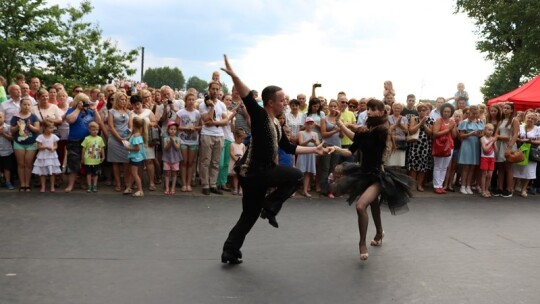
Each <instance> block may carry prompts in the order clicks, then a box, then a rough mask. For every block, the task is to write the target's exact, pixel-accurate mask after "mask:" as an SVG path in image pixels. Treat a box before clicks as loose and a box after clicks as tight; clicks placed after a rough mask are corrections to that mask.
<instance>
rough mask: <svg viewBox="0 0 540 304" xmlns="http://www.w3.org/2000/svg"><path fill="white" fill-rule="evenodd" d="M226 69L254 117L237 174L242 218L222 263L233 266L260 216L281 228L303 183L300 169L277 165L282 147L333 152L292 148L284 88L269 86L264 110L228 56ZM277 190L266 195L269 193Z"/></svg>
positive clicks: (294, 150)
mask: <svg viewBox="0 0 540 304" xmlns="http://www.w3.org/2000/svg"><path fill="white" fill-rule="evenodd" d="M224 57H225V68H222V70H223V71H225V72H226V73H227V74H229V76H231V78H232V80H233V82H234V86H235V88H236V89H237V90H238V93H239V94H240V96H241V97H242V100H243V101H244V105H245V107H246V110H247V112H248V113H249V116H250V117H251V143H250V146H249V149H248V150H247V151H246V153H245V154H244V156H243V157H242V159H241V160H240V161H239V165H238V166H236V167H235V171H236V172H237V174H238V176H239V181H240V185H241V186H242V189H243V190H244V195H243V197H242V214H241V215H240V219H239V220H238V222H237V223H236V225H235V226H234V227H233V228H232V230H231V232H230V233H229V236H228V238H227V240H226V241H225V244H224V245H223V254H222V255H221V262H223V263H229V264H239V263H242V252H241V251H240V248H241V247H242V245H243V243H244V240H245V238H246V235H247V234H248V233H249V231H250V230H251V228H252V227H253V225H254V224H255V222H256V221H257V219H258V217H259V215H260V217H261V218H263V219H268V222H269V223H270V225H272V226H273V227H276V228H277V227H278V223H277V221H276V215H277V213H278V212H279V210H280V209H281V206H282V205H283V203H284V202H285V200H287V199H288V198H289V197H290V196H291V195H292V194H293V193H294V192H295V191H296V189H298V187H299V186H300V184H301V182H302V176H303V175H302V172H300V170H298V169H296V168H290V167H283V166H279V165H277V155H278V146H279V148H281V149H283V150H284V151H285V152H287V153H289V154H306V153H317V154H321V155H322V154H329V153H331V152H333V151H334V149H333V148H323V146H322V144H321V145H318V146H316V147H302V146H296V145H294V144H291V143H290V142H289V141H288V139H287V137H286V136H285V135H284V134H285V133H284V132H283V128H282V127H281V126H280V124H279V121H278V120H277V118H276V115H278V114H281V113H283V108H284V105H283V101H284V99H285V93H284V92H283V90H282V89H281V88H280V87H277V86H268V87H266V88H264V90H263V91H262V93H261V96H262V100H263V107H260V106H259V105H258V104H257V101H256V100H255V98H254V96H253V94H252V91H250V89H249V88H248V87H247V86H246V85H245V84H244V83H243V82H242V81H241V80H240V78H239V77H238V75H236V73H235V72H234V71H233V69H232V68H231V65H230V64H229V61H228V59H227V56H224ZM270 188H275V190H274V191H273V192H272V193H270V194H269V195H266V193H267V191H268V189H270Z"/></svg>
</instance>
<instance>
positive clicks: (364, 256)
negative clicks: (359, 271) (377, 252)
mask: <svg viewBox="0 0 540 304" xmlns="http://www.w3.org/2000/svg"><path fill="white" fill-rule="evenodd" d="M358 247H359V249H360V261H367V259H368V257H369V254H368V252H367V248H366V252H362V246H361V245H360V244H358Z"/></svg>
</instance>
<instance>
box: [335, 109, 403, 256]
mask: <svg viewBox="0 0 540 304" xmlns="http://www.w3.org/2000/svg"><path fill="white" fill-rule="evenodd" d="M367 107H368V109H367V111H368V112H367V115H368V118H367V120H366V126H365V127H362V128H360V129H358V132H357V133H353V132H352V131H351V130H349V129H348V128H347V127H346V126H345V125H344V124H343V122H341V121H340V120H339V118H338V120H337V121H338V123H337V125H338V127H339V128H341V129H342V130H343V131H344V133H345V135H347V137H349V138H353V144H352V145H351V146H350V147H349V149H348V150H345V149H343V148H337V147H336V148H335V153H339V154H340V155H343V156H351V155H352V154H353V153H354V152H355V151H356V150H358V149H359V150H361V151H362V161H361V165H357V164H349V165H346V166H344V168H343V175H344V176H343V177H342V178H340V179H339V181H338V182H337V184H336V185H335V187H336V190H337V191H338V192H341V193H348V194H349V198H348V200H347V201H348V202H349V204H352V203H353V202H354V201H356V212H357V214H358V230H359V231H360V243H359V247H360V248H359V249H360V260H362V261H365V260H367V259H368V250H367V246H366V233H367V226H368V220H369V219H368V215H367V212H366V208H367V206H368V205H371V214H372V216H373V221H374V222H375V227H376V229H377V232H376V234H375V238H374V239H373V241H371V246H381V245H382V239H383V237H384V232H383V228H382V223H381V211H380V204H381V203H384V204H386V205H388V207H389V208H390V210H391V211H392V213H393V214H395V212H396V211H397V209H398V208H400V207H405V206H406V204H407V202H408V201H409V197H411V196H412V193H411V190H410V189H411V187H412V180H411V179H410V178H409V177H408V176H406V175H404V174H399V173H397V172H394V171H393V170H392V169H389V168H385V167H383V164H384V159H385V158H386V157H387V156H388V154H389V151H388V150H389V149H388V146H389V145H388V144H387V143H388V140H389V138H390V137H389V135H388V134H389V127H388V118H387V114H386V112H385V110H384V104H383V102H382V101H379V100H375V99H371V100H370V101H368V103H367ZM379 195H380V200H377V197H378V196H379ZM405 210H406V209H405Z"/></svg>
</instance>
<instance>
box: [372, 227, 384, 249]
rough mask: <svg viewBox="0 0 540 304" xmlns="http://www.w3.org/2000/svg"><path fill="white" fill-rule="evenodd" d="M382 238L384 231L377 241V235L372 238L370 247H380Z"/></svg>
mask: <svg viewBox="0 0 540 304" xmlns="http://www.w3.org/2000/svg"><path fill="white" fill-rule="evenodd" d="M383 238H384V231H383V232H382V234H381V238H380V239H378V240H377V235H375V237H374V238H373V240H372V241H371V244H370V245H371V246H374V247H381V246H382V240H383Z"/></svg>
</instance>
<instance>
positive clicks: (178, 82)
mask: <svg viewBox="0 0 540 304" xmlns="http://www.w3.org/2000/svg"><path fill="white" fill-rule="evenodd" d="M143 81H144V82H146V83H147V84H148V85H149V86H150V87H154V88H160V87H161V86H164V85H168V86H170V87H171V88H172V89H175V88H177V89H183V88H184V83H185V82H186V80H185V78H184V75H183V74H182V71H180V69H179V68H172V69H171V68H170V67H168V66H167V67H161V68H153V69H152V68H150V69H147V70H146V71H145V72H144V75H143Z"/></svg>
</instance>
